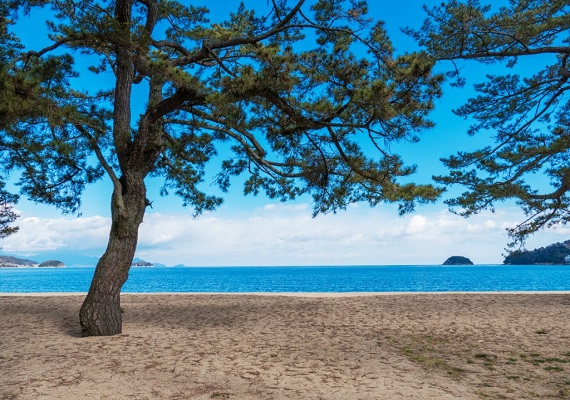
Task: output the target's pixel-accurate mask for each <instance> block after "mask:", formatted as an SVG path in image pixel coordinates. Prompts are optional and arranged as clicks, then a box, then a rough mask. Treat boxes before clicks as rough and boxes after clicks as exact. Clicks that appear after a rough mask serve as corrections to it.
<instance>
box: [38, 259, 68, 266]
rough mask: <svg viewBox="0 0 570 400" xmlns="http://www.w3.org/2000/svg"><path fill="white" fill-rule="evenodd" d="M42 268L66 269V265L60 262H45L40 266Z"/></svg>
mask: <svg viewBox="0 0 570 400" xmlns="http://www.w3.org/2000/svg"><path fill="white" fill-rule="evenodd" d="M39 267H40V268H64V267H65V264H64V263H63V262H61V261H58V260H48V261H44V262H43V263H41V264H40V265H39Z"/></svg>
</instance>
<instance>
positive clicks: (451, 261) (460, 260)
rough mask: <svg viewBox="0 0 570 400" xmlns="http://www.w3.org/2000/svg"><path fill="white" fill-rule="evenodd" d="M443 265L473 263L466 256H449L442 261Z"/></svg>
mask: <svg viewBox="0 0 570 400" xmlns="http://www.w3.org/2000/svg"><path fill="white" fill-rule="evenodd" d="M443 265H473V261H471V260H470V259H468V258H467V257H462V256H451V257H449V258H448V259H447V260H445V261H444V263H443Z"/></svg>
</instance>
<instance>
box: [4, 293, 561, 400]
mask: <svg viewBox="0 0 570 400" xmlns="http://www.w3.org/2000/svg"><path fill="white" fill-rule="evenodd" d="M82 300H83V296H82V295H71V296H41V295H40V296H1V298H0V371H1V373H0V398H2V399H70V398H74V399H216V398H217V399H480V398H497V399H499V398H502V399H505V398H506V399H534V398H536V399H540V398H545V397H551V398H566V399H568V398H570V294H568V293H547V294H544V293H534V294H529V293H526V294H521V293H519V294H473V293H469V294H467V293H465V294H391V295H368V296H356V295H354V296H348V297H347V296H343V297H323V296H312V297H306V296H282V295H272V296H262V295H229V294H226V295H219V294H209V295H206V294H199V295H186V294H173V295H165V294H161V295H129V294H125V295H123V296H122V307H123V309H124V326H123V331H124V333H123V334H121V335H117V336H113V337H105V338H81V337H80V335H79V334H80V331H79V325H78V317H77V312H78V309H79V306H80V305H81V302H82Z"/></svg>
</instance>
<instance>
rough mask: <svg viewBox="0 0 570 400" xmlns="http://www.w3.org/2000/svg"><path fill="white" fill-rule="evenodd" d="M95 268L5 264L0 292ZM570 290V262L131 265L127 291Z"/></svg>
mask: <svg viewBox="0 0 570 400" xmlns="http://www.w3.org/2000/svg"><path fill="white" fill-rule="evenodd" d="M93 271H94V268H72V267H68V268H0V292H9V293H30V292H87V290H88V289H89V283H90V281H91V278H92V277H93ZM455 291H462V292H472V291H475V292H479V291H484V292H486V291H491V292H494V291H570V266H565V265H553V266H551V265H549V266H529V265H520V266H519V265H517V266H502V265H477V266H445V267H444V266H419V265H409V266H400V265H398V266H334V267H331V266H326V267H207V268H196V267H191V268H190V267H172V268H157V267H155V268H132V269H131V271H130V274H129V279H128V280H127V282H126V283H125V286H124V287H123V292H135V293H140V292H157V293H160V292H231V293H239V292H455Z"/></svg>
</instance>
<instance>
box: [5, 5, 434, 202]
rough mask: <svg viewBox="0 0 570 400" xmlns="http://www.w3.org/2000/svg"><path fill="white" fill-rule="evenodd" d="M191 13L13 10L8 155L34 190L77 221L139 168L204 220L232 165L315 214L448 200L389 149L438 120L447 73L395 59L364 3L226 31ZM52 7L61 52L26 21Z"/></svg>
mask: <svg viewBox="0 0 570 400" xmlns="http://www.w3.org/2000/svg"><path fill="white" fill-rule="evenodd" d="M195 3H197V2H195ZM204 3H206V2H204ZM261 3H263V6H261ZM186 4H187V2H176V1H156V0H132V1H123V0H117V1H81V0H73V1H72V0H58V1H55V0H54V1H48V0H46V1H23V0H16V1H7V2H4V3H3V5H2V6H0V7H1V8H0V11H1V15H2V25H1V26H0V29H1V30H0V35H1V38H0V40H1V41H0V75H1V77H2V79H1V80H0V85H1V86H0V117H1V118H0V149H1V151H2V156H3V159H4V163H3V167H4V172H5V173H6V174H7V173H10V172H11V171H18V172H19V175H18V177H19V178H18V179H19V182H18V185H19V187H20V190H21V192H22V193H23V194H25V195H27V196H28V197H30V198H31V199H32V200H34V201H37V202H43V203H48V204H54V205H56V206H58V207H59V208H61V209H62V210H63V211H64V212H72V213H75V212H78V210H79V207H80V205H81V194H82V192H83V189H84V187H85V185H86V184H89V183H92V182H95V181H97V180H99V179H101V178H102V177H103V176H104V175H107V176H108V177H110V179H111V180H112V182H113V184H114V187H115V189H117V188H118V187H121V185H122V184H123V183H125V182H126V180H128V179H130V176H131V174H137V175H138V176H143V177H147V176H153V177H162V178H163V179H164V186H163V189H162V193H164V194H166V193H168V192H174V193H175V194H177V195H179V196H181V198H182V199H183V202H184V204H185V205H189V206H192V207H193V208H194V210H195V211H196V212H197V213H199V212H201V211H204V210H211V209H213V208H215V207H216V206H217V205H219V204H220V202H221V199H220V198H219V197H218V196H216V195H212V194H208V193H206V192H205V191H203V190H202V186H204V187H208V186H207V185H201V182H202V181H203V180H204V178H205V168H206V165H208V163H209V162H210V161H212V160H219V158H220V157H224V158H225V159H224V161H223V162H221V163H220V165H219V170H218V173H217V175H216V177H215V183H216V184H217V185H218V186H219V187H220V188H221V189H222V190H224V191H225V190H227V189H228V187H229V185H230V178H231V177H232V176H236V175H240V174H247V176H248V178H247V180H246V182H245V193H246V194H257V193H259V192H260V191H264V192H266V193H267V194H268V195H269V196H270V197H271V198H277V199H281V200H287V199H292V198H295V197H297V196H299V195H301V194H310V195H312V197H313V199H314V210H315V212H316V213H318V212H327V211H336V210H338V209H343V208H344V207H346V205H347V204H349V203H351V202H356V201H367V202H369V203H370V204H371V205H376V204H378V203H379V202H383V201H388V202H397V203H398V204H399V205H400V209H401V211H402V212H405V211H409V210H411V209H412V208H413V206H414V204H416V203H417V202H418V201H419V202H425V201H432V200H434V199H435V198H436V197H437V196H438V195H439V193H440V191H441V190H440V189H438V188H436V187H433V186H431V185H415V184H410V183H405V184H402V183H400V182H401V178H402V177H406V176H408V175H410V174H412V173H413V172H414V169H415V167H414V166H413V165H409V166H408V165H404V163H403V160H402V159H401V158H400V157H399V156H398V155H396V154H393V153H392V152H391V151H390V146H389V145H390V143H392V142H394V141H400V140H407V141H417V140H418V134H419V133H420V132H421V131H422V130H423V129H425V128H429V127H431V126H432V122H431V121H430V120H429V119H428V118H427V115H428V113H429V111H430V110H431V109H432V108H433V101H434V99H435V98H437V97H438V96H440V84H441V82H442V80H443V77H442V76H441V75H437V74H433V73H432V72H431V70H432V67H433V61H432V60H431V59H430V58H429V57H428V56H427V55H426V54H425V53H412V54H409V53H406V54H399V55H395V54H394V49H393V48H392V45H391V43H390V40H389V38H388V35H387V32H386V30H385V29H384V26H383V24H382V22H375V21H372V19H370V18H369V17H368V16H367V6H366V2H365V1H356V0H351V1H339V0H334V1H333V0H318V1H304V0H300V1H285V0H272V1H267V2H265V1H264V2H260V4H259V6H260V9H256V10H253V9H247V8H246V7H245V6H244V5H243V4H242V5H239V6H238V5H237V4H236V5H235V10H233V12H232V13H231V14H230V15H229V17H228V19H227V20H226V21H222V22H210V21H209V20H208V10H207V9H206V8H205V7H201V6H194V5H186ZM231 4H232V7H234V2H231ZM39 9H41V12H43V13H45V15H46V16H47V18H48V21H47V24H48V25H47V26H48V31H49V42H50V44H49V45H48V46H46V47H44V48H37V49H35V48H27V47H25V46H24V44H22V43H21V41H20V40H19V39H18V37H17V36H16V35H15V34H14V32H15V30H14V29H13V28H14V24H15V23H16V22H17V21H18V18H19V17H21V15H22V14H25V13H28V12H32V13H33V12H39V11H38V10H39ZM85 80H89V82H90V85H89V86H90V87H94V84H93V82H97V85H99V86H98V87H99V88H100V89H99V90H98V91H95V92H93V91H89V90H86V89H85V83H84V82H85ZM135 86H139V87H141V88H144V93H146V94H145V97H144V98H142V97H139V96H138V95H137V97H136V98H133V92H132V91H133V87H135ZM137 93H139V92H137ZM139 109H142V111H140V112H139V111H138V110H139ZM221 149H224V150H223V152H222V150H221ZM226 149H231V153H230V152H229V150H228V151H226ZM217 162H218V161H217ZM122 187H123V190H125V187H126V186H122ZM118 193H120V191H118ZM117 204H120V202H118V203H117ZM123 211H125V210H123Z"/></svg>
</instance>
